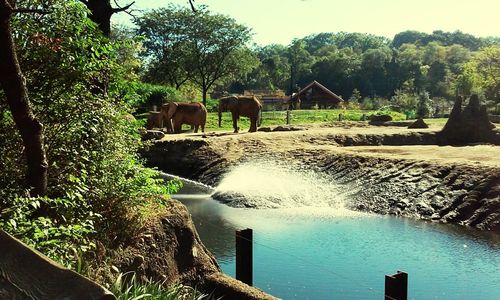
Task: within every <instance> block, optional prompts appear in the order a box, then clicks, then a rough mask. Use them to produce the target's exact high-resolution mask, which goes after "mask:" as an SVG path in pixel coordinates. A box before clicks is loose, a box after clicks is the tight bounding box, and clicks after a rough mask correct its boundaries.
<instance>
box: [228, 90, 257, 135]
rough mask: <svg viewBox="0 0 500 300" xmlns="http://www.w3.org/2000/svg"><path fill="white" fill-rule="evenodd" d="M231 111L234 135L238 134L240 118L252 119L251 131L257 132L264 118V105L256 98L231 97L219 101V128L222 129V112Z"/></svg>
mask: <svg viewBox="0 0 500 300" xmlns="http://www.w3.org/2000/svg"><path fill="white" fill-rule="evenodd" d="M228 110H229V111H230V112H231V115H232V117H233V128H234V133H238V130H239V127H238V120H239V118H240V116H243V117H248V118H250V130H248V132H255V131H257V126H260V122H261V119H262V118H261V116H262V104H260V101H259V100H258V99H257V98H256V97H255V96H238V97H237V96H230V97H224V98H221V99H219V127H221V119H222V112H224V111H228Z"/></svg>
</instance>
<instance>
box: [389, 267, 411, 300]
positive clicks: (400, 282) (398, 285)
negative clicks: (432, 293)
mask: <svg viewBox="0 0 500 300" xmlns="http://www.w3.org/2000/svg"><path fill="white" fill-rule="evenodd" d="M384 299H385V300H407V299H408V273H405V272H401V271H398V272H397V273H396V274H394V275H385V297H384Z"/></svg>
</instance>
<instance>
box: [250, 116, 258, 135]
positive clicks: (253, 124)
mask: <svg viewBox="0 0 500 300" xmlns="http://www.w3.org/2000/svg"><path fill="white" fill-rule="evenodd" d="M256 131H257V118H255V117H252V118H250V129H249V130H248V132H256Z"/></svg>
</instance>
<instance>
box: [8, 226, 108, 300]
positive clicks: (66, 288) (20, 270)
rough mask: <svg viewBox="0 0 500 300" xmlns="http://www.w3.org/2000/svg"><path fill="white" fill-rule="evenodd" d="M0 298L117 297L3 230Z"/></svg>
mask: <svg viewBox="0 0 500 300" xmlns="http://www.w3.org/2000/svg"><path fill="white" fill-rule="evenodd" d="M0 298H2V299H76V300H79V299H82V300H83V299H95V300H112V299H116V298H115V296H114V295H113V294H111V292H109V291H108V290H106V289H105V288H104V287H102V286H100V285H98V284H97V283H95V282H92V281H91V280H89V279H87V278H85V277H83V276H82V275H80V274H78V273H76V272H73V271H71V270H69V269H66V268H63V267H61V266H59V265H58V264H56V263H55V262H53V261H52V260H50V259H49V258H47V257H45V256H44V255H43V254H41V253H39V252H37V251H35V250H32V249H30V248H29V247H28V246H26V245H25V244H23V243H22V242H21V241H19V240H17V239H16V238H14V237H12V236H11V235H9V234H8V233H6V232H5V231H3V230H1V229H0Z"/></svg>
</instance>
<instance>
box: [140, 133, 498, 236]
mask: <svg viewBox="0 0 500 300" xmlns="http://www.w3.org/2000/svg"><path fill="white" fill-rule="evenodd" d="M297 129H299V128H297ZM439 129H440V128H436V127H432V126H431V128H429V129H419V130H417V131H416V130H411V129H406V128H401V127H390V126H388V127H372V126H366V125H361V126H358V125H353V124H351V123H344V124H341V125H340V126H336V127H319V126H315V127H306V128H302V130H297V131H283V132H257V133H253V134H249V133H240V134H230V133H207V134H182V135H169V136H167V137H165V138H164V139H163V140H161V141H158V142H156V143H155V144H154V145H153V146H151V147H150V148H149V149H147V150H146V151H145V152H144V157H146V158H147V160H148V163H149V165H151V166H156V167H158V168H159V169H161V170H164V171H166V172H169V173H172V174H176V175H179V176H183V177H187V178H191V179H194V180H198V181H201V182H203V183H206V184H210V185H213V186H215V185H217V183H218V182H219V181H220V179H221V177H222V175H223V174H224V172H226V171H227V170H228V168H230V167H231V166H234V165H237V164H238V163H240V162H242V161H248V160H279V161H285V162H287V163H294V164H301V165H304V166H307V167H308V168H312V169H314V170H317V171H320V172H323V173H324V174H326V175H328V176H329V178H331V179H332V180H334V181H336V182H337V183H339V184H342V185H343V186H344V187H345V193H346V195H347V196H348V199H349V201H348V203H347V205H348V206H350V207H352V208H353V209H359V210H365V211H372V212H376V213H381V214H394V215H401V216H407V217H412V218H421V219H427V220H435V221H440V222H449V223H456V224H462V225H468V226H472V227H476V228H480V229H483V230H493V231H496V232H500V196H499V195H500V147H499V146H493V145H474V146H466V147H450V146H437V145H435V142H436V140H435V139H436V131H437V130H439ZM285 130H286V129H285Z"/></svg>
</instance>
